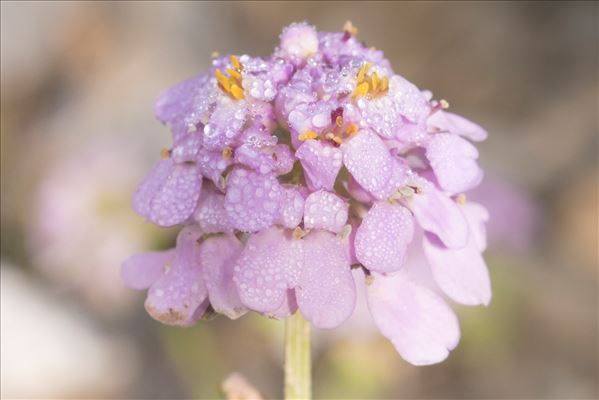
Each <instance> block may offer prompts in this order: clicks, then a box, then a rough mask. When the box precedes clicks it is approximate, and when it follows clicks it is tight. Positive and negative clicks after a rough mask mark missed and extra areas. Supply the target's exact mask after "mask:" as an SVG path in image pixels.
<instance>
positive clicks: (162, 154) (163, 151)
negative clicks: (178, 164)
mask: <svg viewBox="0 0 599 400" xmlns="http://www.w3.org/2000/svg"><path fill="white" fill-rule="evenodd" d="M170 156H171V151H170V150H169V149H166V148H163V149H161V150H160V158H162V159H163V160H168V158H169V157H170Z"/></svg>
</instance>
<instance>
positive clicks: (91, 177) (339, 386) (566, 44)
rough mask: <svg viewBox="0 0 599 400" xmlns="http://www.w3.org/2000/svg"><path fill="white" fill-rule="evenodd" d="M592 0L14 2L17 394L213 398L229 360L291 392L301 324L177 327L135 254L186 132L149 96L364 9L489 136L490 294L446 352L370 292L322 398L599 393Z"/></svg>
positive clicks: (4, 208) (9, 11) (10, 80)
mask: <svg viewBox="0 0 599 400" xmlns="http://www.w3.org/2000/svg"><path fill="white" fill-rule="evenodd" d="M597 8H598V7H597V3H593V2H587V3H576V2H563V3H560V2H547V3H544V2H534V3H517V2H481V3H473V2H472V3H471V2H451V3H450V2H409V3H394V2H380V3H379V2H348V3H344V2H309V3H304V2H293V3H277V2H264V3H259V2H239V3H233V2H223V3H175V2H164V3H158V2H153V3H143V2H127V3H125V2H123V3H121V2H118V3H117V2H112V3H101V2H94V3H92V2H81V3H73V2H70V3H58V2H37V3H25V2H2V5H1V14H2V18H1V29H2V32H1V33H2V42H1V49H2V53H1V56H2V57H1V59H2V60H1V61H2V62H1V67H2V99H1V100H2V108H1V124H2V125H1V178H2V199H1V200H2V201H1V217H2V225H1V234H2V240H1V245H2V254H1V261H2V275H1V283H2V299H1V300H2V302H1V303H2V321H1V322H2V331H1V337H2V349H1V350H2V351H1V353H2V359H1V360H2V365H1V367H2V368H1V371H2V375H1V377H2V396H3V397H5V398H14V397H85V398H98V397H108V398H132V397H134V398H184V397H185V398H188V397H197V398H217V397H218V396H219V392H218V385H219V383H220V382H221V381H222V380H223V379H224V378H225V377H226V375H227V374H228V373H230V372H233V371H237V372H241V373H242V374H244V375H245V376H246V377H248V379H249V380H250V381H251V382H252V383H253V384H255V385H256V386H257V387H258V388H259V389H260V390H261V391H262V392H263V393H264V394H265V395H266V396H268V397H269V398H279V397H281V395H282V385H281V381H282V368H281V363H282V329H283V324H282V323H281V322H277V321H270V320H266V319H264V318H258V317H257V316H255V315H248V316H246V317H244V318H242V319H241V320H238V321H228V320H226V319H224V318H218V319H216V320H213V321H210V322H202V323H200V324H198V326H196V327H194V328H191V329H177V328H169V327H165V326H161V325H159V324H158V323H157V322H155V321H153V320H151V319H150V318H149V317H148V316H147V315H146V314H145V312H144V310H143V306H142V302H143V297H144V296H143V294H141V293H132V292H129V291H127V290H125V289H124V288H123V287H122V286H121V284H120V281H119V276H118V273H119V264H120V262H121V261H122V260H123V259H124V258H126V257H127V256H128V255H129V254H130V253H133V252H136V251H139V250H145V249H154V248H163V247H165V246H168V245H169V244H170V243H172V241H173V236H174V233H175V232H174V231H173V230H161V229H159V228H156V227H152V226H149V225H147V224H145V223H143V221H142V219H141V218H140V217H137V216H136V215H135V214H134V213H133V211H132V210H131V208H130V206H129V198H130V196H131V194H132V192H133V190H134V188H135V185H136V183H137V182H138V181H139V180H140V179H141V177H142V176H143V175H144V173H145V171H147V169H148V168H149V166H150V165H151V164H152V163H153V162H154V161H155V160H157V159H158V157H159V151H160V148H161V147H164V146H168V145H169V140H170V139H169V134H168V132H167V129H166V128H165V127H163V126H161V125H160V124H159V123H158V122H157V121H155V120H154V119H153V112H152V110H153V100H154V98H155V97H156V95H157V94H158V93H159V92H160V91H161V90H163V89H164V88H166V87H167V86H169V85H172V84H174V83H176V82H178V81H180V80H183V79H185V78H188V77H190V76H193V75H195V74H197V73H199V72H201V71H203V70H205V69H206V68H207V67H208V65H209V60H210V54H211V52H212V51H214V50H218V51H220V52H221V53H235V54H240V53H248V54H255V55H267V54H269V52H270V51H271V50H272V48H273V46H274V45H275V44H276V42H277V38H278V34H279V32H280V30H281V28H282V27H283V26H285V25H286V24H288V23H290V22H293V21H301V20H307V21H309V22H311V23H312V24H315V25H316V26H317V27H318V28H319V29H320V30H328V31H331V30H339V29H341V27H342V26H343V23H344V22H345V21H346V20H348V19H349V20H351V21H352V22H353V23H354V24H355V25H356V26H357V27H358V28H359V36H360V38H362V39H363V40H365V41H366V42H367V43H368V44H370V45H373V46H376V47H377V48H380V49H383V50H384V51H385V53H386V55H387V57H388V58H389V59H390V60H391V62H392V64H393V66H394V68H395V70H396V72H398V73H400V74H401V75H403V76H405V77H406V78H408V79H409V80H411V81H413V82H414V83H415V84H416V85H418V86H419V87H421V88H423V89H424V88H426V89H430V90H432V91H433V92H434V93H435V95H436V97H438V98H445V99H447V100H448V101H449V102H450V104H451V108H452V110H453V111H454V112H457V113H460V114H463V115H465V116H467V117H469V118H471V119H473V120H474V121H477V122H478V123H480V124H481V125H483V126H484V127H486V128H487V129H488V130H489V132H490V137H489V140H488V141H486V142H484V143H482V144H480V146H479V149H480V150H481V163H482V165H483V167H484V168H485V171H486V180H485V183H484V184H483V186H482V187H481V188H479V189H477V191H476V193H473V194H472V197H473V198H474V199H477V200H479V201H482V202H484V203H485V204H487V206H488V207H489V208H490V209H491V213H492V221H491V224H490V226H489V235H490V243H491V246H490V249H489V250H488V252H487V254H486V258H487V260H488V263H489V267H490V270H491V274H492V279H493V290H494V298H493V301H492V303H491V305H490V306H489V307H488V308H482V307H481V308H459V309H458V310H459V315H460V320H461V326H462V341H461V343H460V345H459V347H458V348H457V350H456V351H454V352H453V353H452V354H451V355H450V357H449V359H448V360H447V361H446V362H445V363H443V364H440V365H436V366H431V367H421V368H416V367H412V366H410V365H408V364H407V363H405V362H404V361H403V360H401V358H400V357H399V356H398V355H397V354H396V353H395V351H394V350H393V348H392V346H391V345H390V343H388V342H387V341H386V340H384V339H383V338H382V337H381V336H380V335H379V334H378V333H377V332H376V330H375V329H374V327H373V325H372V323H371V321H370V319H369V317H368V315H367V313H365V312H364V311H363V310H358V312H357V313H356V315H355V317H354V318H353V319H352V320H351V321H350V322H348V323H347V324H346V325H345V326H344V327H342V328H340V329H338V330H335V331H330V332H316V333H315V335H314V342H315V348H314V352H313V357H314V380H315V382H314V387H315V396H316V397H317V398H332V399H341V398H372V399H378V398H389V399H390V398H427V399H428V398H472V399H474V398H510V399H515V398H539V399H557V398H560V399H563V398H568V399H572V398H597V397H598V396H599V393H598V386H597V385H598V374H599V371H598V361H597V359H598V343H597V340H598V290H597V287H598V286H597V284H598V279H597V266H598V260H597V246H598V238H597V233H598V229H597V219H598V216H597V205H598V202H597V192H598V180H599V176H598V170H597V166H598V164H597V158H598V153H597V150H598V127H597V124H598V120H597V113H598V104H597V102H598V83H599V82H598V79H597V73H598V60H597V52H598V22H597V19H598V10H597Z"/></svg>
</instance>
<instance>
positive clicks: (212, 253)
mask: <svg viewBox="0 0 599 400" xmlns="http://www.w3.org/2000/svg"><path fill="white" fill-rule="evenodd" d="M242 250H243V245H242V244H241V242H240V241H239V240H238V239H237V238H236V237H235V236H234V235H232V234H228V235H224V236H217V237H211V238H208V239H206V240H205V241H204V242H203V243H202V244H201V245H200V250H199V255H198V256H199V258H200V262H201V264H202V268H203V270H204V280H205V282H206V287H207V289H208V297H209V298H210V305H211V306H212V308H214V311H216V312H218V313H221V314H224V315H226V316H227V317H229V318H231V319H237V318H239V317H240V316H242V315H243V314H245V313H246V312H247V308H246V307H245V306H244V305H243V304H242V303H241V300H240V299H239V295H238V293H237V287H236V286H235V283H234V282H233V267H234V265H235V261H236V260H237V257H238V256H239V254H240V253H241V251H242Z"/></svg>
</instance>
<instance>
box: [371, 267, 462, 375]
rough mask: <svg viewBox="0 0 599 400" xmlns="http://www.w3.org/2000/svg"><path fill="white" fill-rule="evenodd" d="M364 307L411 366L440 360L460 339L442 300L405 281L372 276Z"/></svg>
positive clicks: (399, 276)
mask: <svg viewBox="0 0 599 400" xmlns="http://www.w3.org/2000/svg"><path fill="white" fill-rule="evenodd" d="M372 278H374V279H372V281H371V282H370V284H369V285H368V286H367V289H366V290H367V297H368V307H369V308H370V312H371V314H372V316H373V318H374V321H375V323H376V325H377V326H378V328H379V330H380V331H381V333H382V335H383V336H385V337H386V338H387V339H389V340H390V341H391V343H393V346H395V348H396V349H397V351H398V352H399V354H400V355H401V356H402V358H403V359H404V360H406V361H408V362H409V363H411V364H414V365H429V364H435V363H438V362H441V361H443V360H444V359H445V358H447V356H448V354H449V351H451V350H453V349H454V348H455V347H456V346H457V344H458V341H459V339H460V328H459V325H458V319H457V317H456V315H455V314H454V312H453V311H452V310H451V308H450V307H449V306H448V305H447V304H446V303H445V301H444V300H443V299H442V298H441V297H439V296H437V295H436V294H434V293H433V292H431V291H430V290H428V289H425V288H424V287H421V286H419V285H418V284H416V283H414V282H413V281H411V280H410V279H409V276H408V274H407V272H406V271H405V270H402V271H400V272H398V273H397V274H395V275H392V276H383V275H379V274H376V273H374V274H372Z"/></svg>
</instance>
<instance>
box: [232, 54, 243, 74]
mask: <svg viewBox="0 0 599 400" xmlns="http://www.w3.org/2000/svg"><path fill="white" fill-rule="evenodd" d="M231 64H233V67H235V69H236V70H237V71H241V63H240V62H239V58H237V56H234V55H233V54H231Z"/></svg>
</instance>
